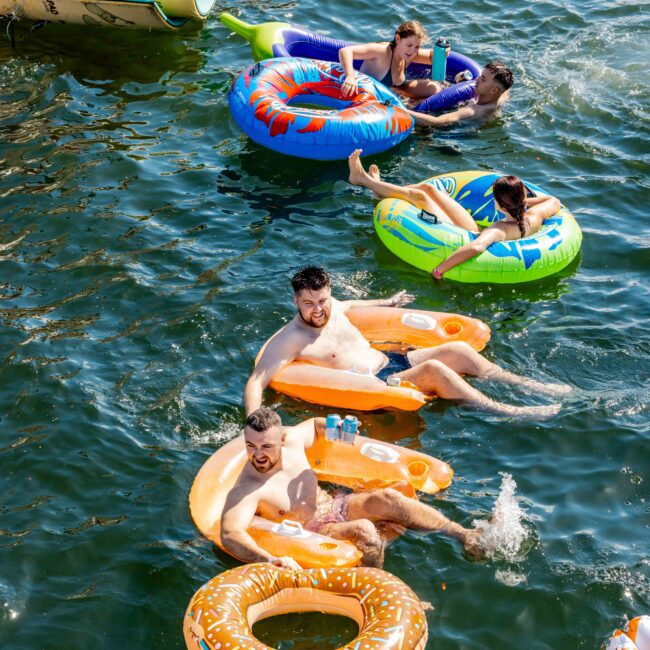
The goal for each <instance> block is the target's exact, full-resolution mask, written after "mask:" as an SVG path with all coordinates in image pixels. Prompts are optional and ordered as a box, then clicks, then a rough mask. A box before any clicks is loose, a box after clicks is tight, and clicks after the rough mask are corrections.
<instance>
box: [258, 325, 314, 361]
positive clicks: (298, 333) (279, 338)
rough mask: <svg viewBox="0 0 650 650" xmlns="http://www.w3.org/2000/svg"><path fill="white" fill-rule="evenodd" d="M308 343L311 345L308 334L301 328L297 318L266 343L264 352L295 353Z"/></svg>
mask: <svg viewBox="0 0 650 650" xmlns="http://www.w3.org/2000/svg"><path fill="white" fill-rule="evenodd" d="M307 343H309V336H308V334H307V332H305V330H304V329H303V328H302V327H300V325H299V323H298V321H297V318H293V319H291V320H290V321H289V322H288V323H287V324H286V325H285V326H284V327H281V328H280V329H279V330H278V331H277V332H276V333H275V334H274V335H273V336H272V337H271V338H270V339H269V340H268V341H267V342H266V345H265V346H264V351H265V352H270V353H273V354H278V353H281V352H284V351H293V352H295V351H296V350H297V351H300V350H302V348H304V347H305V345H307Z"/></svg>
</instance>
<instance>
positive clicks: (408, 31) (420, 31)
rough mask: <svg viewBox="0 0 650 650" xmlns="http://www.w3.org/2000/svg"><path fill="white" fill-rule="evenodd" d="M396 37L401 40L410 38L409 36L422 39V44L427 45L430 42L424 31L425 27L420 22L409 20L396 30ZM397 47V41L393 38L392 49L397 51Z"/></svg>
mask: <svg viewBox="0 0 650 650" xmlns="http://www.w3.org/2000/svg"><path fill="white" fill-rule="evenodd" d="M395 36H399V37H400V38H408V37H409V36H415V37H417V38H419V39H420V44H422V43H426V41H427V40H428V38H429V37H428V36H427V33H426V32H425V31H424V27H422V24H421V23H420V21H419V20H407V21H406V22H405V23H402V24H401V25H400V26H399V27H398V28H397V29H396V30H395ZM396 45H397V39H396V38H395V37H393V40H392V41H391V42H390V47H391V49H393V50H394V49H395V46H396Z"/></svg>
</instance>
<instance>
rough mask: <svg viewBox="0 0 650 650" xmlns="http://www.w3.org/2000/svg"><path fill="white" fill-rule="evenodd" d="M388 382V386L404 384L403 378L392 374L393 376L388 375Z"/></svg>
mask: <svg viewBox="0 0 650 650" xmlns="http://www.w3.org/2000/svg"><path fill="white" fill-rule="evenodd" d="M386 384H387V385H388V386H393V387H397V386H401V385H402V380H401V379H400V378H399V377H395V376H391V377H386Z"/></svg>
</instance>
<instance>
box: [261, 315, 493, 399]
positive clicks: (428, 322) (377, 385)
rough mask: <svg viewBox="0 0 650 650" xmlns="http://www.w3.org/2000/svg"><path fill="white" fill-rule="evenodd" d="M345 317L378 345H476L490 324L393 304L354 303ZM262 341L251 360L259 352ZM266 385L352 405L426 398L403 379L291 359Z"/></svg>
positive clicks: (481, 344)
mask: <svg viewBox="0 0 650 650" xmlns="http://www.w3.org/2000/svg"><path fill="white" fill-rule="evenodd" d="M346 315H347V317H348V318H349V319H350V322H351V323H352V324H353V325H355V326H356V327H357V328H358V329H359V331H360V332H361V334H363V336H364V337H365V338H366V339H367V340H368V341H370V342H371V343H372V345H373V347H376V348H378V349H381V350H404V351H406V350H407V349H409V348H413V347H417V348H426V347H433V346H436V345H440V344H442V343H449V342H451V341H464V342H465V343H467V344H469V345H471V346H472V347H473V348H474V349H475V350H482V349H483V348H484V347H485V345H486V343H487V342H488V341H489V340H490V328H489V327H488V326H487V325H486V324H485V323H483V322H482V321H480V320H478V319H476V318H470V317H469V316H461V315H459V314H446V313H442V312H433V311H424V310H421V309H397V308H394V307H358V308H355V309H350V310H349V311H348V312H346ZM266 345H268V341H267V343H265V344H264V346H263V347H262V349H261V350H260V352H259V354H258V355H257V359H256V362H257V361H259V358H260V356H261V355H262V353H263V352H264V348H265V347H266ZM270 386H271V388H273V389H274V390H277V391H278V392H279V393H284V394H285V395H289V396H291V397H295V398H297V399H301V400H304V401H305V402H311V403H313V404H322V405H324V406H333V407H337V408H342V409H349V410H357V411H375V410H377V409H384V408H395V409H400V410H403V411H415V410H417V409H419V408H420V407H421V406H423V405H424V404H426V403H427V401H429V400H430V399H432V396H431V395H425V394H424V393H422V392H421V391H420V390H418V389H417V387H416V386H414V385H413V384H410V383H409V382H402V385H400V386H388V384H386V382H384V381H381V379H377V377H373V376H371V375H364V374H358V373H355V372H350V371H347V370H335V369H333V368H323V367H321V366H315V365H313V364H310V363H303V362H296V361H294V362H293V363H290V364H289V365H288V366H286V367H285V368H283V369H282V370H281V371H280V372H278V373H277V374H276V375H275V376H274V377H273V379H272V380H271V383H270Z"/></svg>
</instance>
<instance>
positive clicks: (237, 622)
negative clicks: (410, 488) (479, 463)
mask: <svg viewBox="0 0 650 650" xmlns="http://www.w3.org/2000/svg"><path fill="white" fill-rule="evenodd" d="M314 611H316V612H323V613H326V614H338V615H342V616H347V617H349V618H351V619H353V620H354V621H355V622H356V623H357V625H358V626H359V634H358V636H357V637H356V638H355V639H354V640H353V641H350V642H349V643H347V644H346V645H345V646H342V648H341V650H343V648H344V649H345V650H359V649H363V650H398V649H401V650H424V647H425V645H426V641H427V621H426V618H425V615H424V611H423V609H422V604H421V603H420V601H419V599H418V597H417V596H416V595H415V594H414V593H413V591H412V590H411V589H410V587H408V585H406V584H404V583H403V582H402V581H401V580H399V579H398V578H396V577H395V576H393V575H391V574H390V573H387V572H386V571H383V570H381V569H372V568H368V567H364V568H345V569H333V568H330V569H308V570H306V571H290V570H288V569H283V568H279V567H276V566H273V565H271V564H267V563H264V562H259V563H257V564H247V565H245V566H242V567H238V568H236V569H231V570H230V571H226V572H225V573H222V574H220V575H218V576H216V577H215V578H212V580H210V581H209V582H207V583H206V584H205V585H203V587H201V588H200V589H199V590H198V591H197V592H196V594H194V597H193V598H192V600H191V601H190V604H189V607H188V608H187V612H186V613H185V618H184V620H183V634H184V636H185V643H186V645H187V647H188V649H189V650H221V649H223V650H235V648H239V649H240V650H270V648H269V647H268V646H266V645H264V644H263V643H261V642H260V641H258V640H257V639H256V638H255V637H254V636H253V632H252V626H253V624H254V623H255V622H257V621H259V620H261V619H264V618H268V617H269V616H276V615H278V614H290V613H293V612H314Z"/></svg>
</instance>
